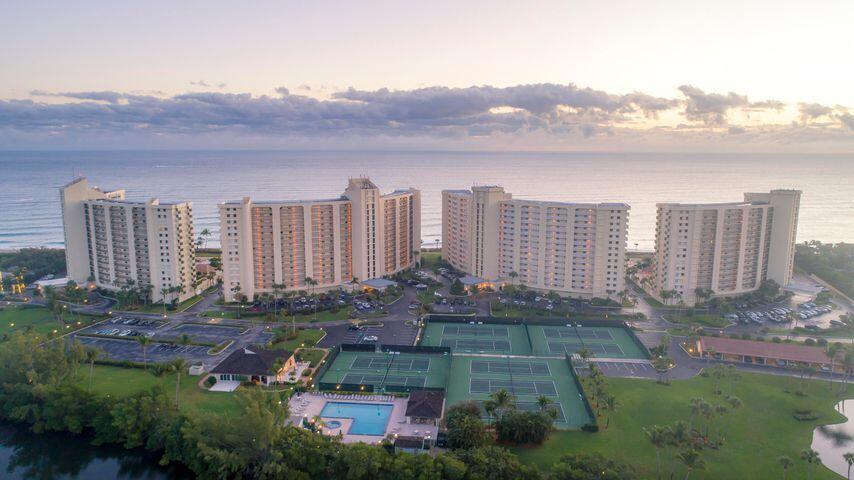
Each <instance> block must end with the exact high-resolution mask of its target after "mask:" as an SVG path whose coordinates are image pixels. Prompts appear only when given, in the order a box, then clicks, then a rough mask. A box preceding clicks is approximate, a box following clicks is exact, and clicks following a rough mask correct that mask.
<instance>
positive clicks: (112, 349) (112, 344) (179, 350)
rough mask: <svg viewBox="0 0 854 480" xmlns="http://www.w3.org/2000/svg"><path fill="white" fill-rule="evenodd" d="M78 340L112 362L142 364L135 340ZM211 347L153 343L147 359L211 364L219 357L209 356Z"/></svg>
mask: <svg viewBox="0 0 854 480" xmlns="http://www.w3.org/2000/svg"><path fill="white" fill-rule="evenodd" d="M77 340H79V341H80V343H82V344H83V345H85V346H87V347H95V348H97V349H99V350H101V352H103V355H104V356H106V357H107V358H109V359H111V360H128V361H131V362H142V361H143V354H142V346H141V345H140V344H139V343H138V342H136V341H135V340H125V339H117V338H97V337H85V336H78V337H77ZM210 348H211V347H206V346H200V345H186V346H184V345H171V344H166V343H152V344H150V345H149V346H148V349H147V350H146V352H145V353H146V355H145V358H147V360H148V362H149V363H161V362H169V361H171V360H173V359H175V358H178V357H182V358H184V359H186V360H187V361H188V362H190V363H195V362H199V363H206V364H209V363H211V362H212V361H213V359H214V358H217V357H218V356H216V357H215V356H212V355H208V353H207V352H208V350H210Z"/></svg>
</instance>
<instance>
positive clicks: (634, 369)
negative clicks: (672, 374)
mask: <svg viewBox="0 0 854 480" xmlns="http://www.w3.org/2000/svg"><path fill="white" fill-rule="evenodd" d="M596 366H597V367H599V368H600V369H601V370H602V373H604V374H605V376H607V377H639V378H657V374H656V372H655V369H654V368H652V365H650V364H649V363H646V362H640V363H634V362H596Z"/></svg>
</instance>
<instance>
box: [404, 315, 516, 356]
mask: <svg viewBox="0 0 854 480" xmlns="http://www.w3.org/2000/svg"><path fill="white" fill-rule="evenodd" d="M421 345H429V346H441V347H450V348H451V350H453V352H454V353H483V354H495V355H501V354H512V355H530V354H531V343H530V340H529V339H528V333H527V332H526V331H525V326H524V325H496V324H483V323H444V322H433V321H431V322H428V323H427V325H426V326H425V327H424V333H423V336H422V339H421Z"/></svg>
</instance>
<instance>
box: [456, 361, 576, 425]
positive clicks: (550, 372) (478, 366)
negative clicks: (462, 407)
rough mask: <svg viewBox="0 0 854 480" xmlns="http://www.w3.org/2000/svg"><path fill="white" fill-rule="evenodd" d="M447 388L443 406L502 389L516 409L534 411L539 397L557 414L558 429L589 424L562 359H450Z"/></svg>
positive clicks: (487, 397)
mask: <svg viewBox="0 0 854 480" xmlns="http://www.w3.org/2000/svg"><path fill="white" fill-rule="evenodd" d="M451 379H452V381H451V382H450V383H449V384H448V389H447V405H449V406H450V405H453V404H454V403H457V402H461V401H465V400H475V401H478V402H483V401H484V400H488V399H489V395H490V394H491V393H493V392H496V391H498V390H501V389H504V390H507V392H509V393H510V394H512V395H513V396H514V397H515V399H516V406H517V408H520V409H523V410H536V409H538V408H539V406H538V404H537V399H538V398H539V397H540V396H541V395H543V396H545V397H546V398H549V399H550V400H551V401H552V404H551V406H550V407H549V408H553V409H555V410H556V411H557V419H556V420H555V424H556V425H557V426H558V427H564V428H566V427H580V426H582V425H584V424H585V423H588V422H590V421H591V418H590V417H589V415H588V414H587V411H586V409H585V408H584V402H583V400H582V399H581V395H580V394H579V391H578V389H577V388H576V386H575V381H574V379H573V373H572V370H571V369H570V368H569V366H568V365H567V363H566V360H564V359H561V360H559V359H553V358H530V359H522V358H500V357H473V356H456V355H455V356H454V357H453V359H452V361H451Z"/></svg>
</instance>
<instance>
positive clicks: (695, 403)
mask: <svg viewBox="0 0 854 480" xmlns="http://www.w3.org/2000/svg"><path fill="white" fill-rule="evenodd" d="M702 404H703V399H702V398H701V397H694V398H692V399H691V401H690V405H691V416H690V417H689V418H688V431H691V430H692V429H693V428H694V419H695V418H697V416H698V415H699V414H700V405H702Z"/></svg>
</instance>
